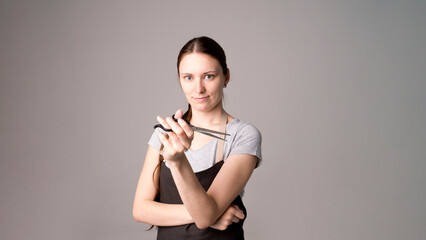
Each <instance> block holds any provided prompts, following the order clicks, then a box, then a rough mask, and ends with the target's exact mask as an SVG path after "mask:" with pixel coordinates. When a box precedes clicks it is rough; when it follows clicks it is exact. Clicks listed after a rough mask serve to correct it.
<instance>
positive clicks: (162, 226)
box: [133, 37, 262, 240]
mask: <svg viewBox="0 0 426 240" xmlns="http://www.w3.org/2000/svg"><path fill="white" fill-rule="evenodd" d="M177 68H178V76H179V83H180V85H181V87H182V90H183V92H184V94H185V97H186V99H187V101H188V103H189V104H188V106H189V107H188V111H187V112H186V113H185V114H183V111H182V110H178V111H176V113H175V115H174V117H175V118H176V119H177V120H178V121H174V120H173V119H172V118H170V117H167V118H162V117H160V116H158V117H157V120H158V122H159V123H160V124H161V125H162V126H163V127H164V128H167V129H172V130H173V131H171V132H164V131H160V130H159V128H157V129H156V130H155V131H154V133H153V135H152V137H151V139H150V141H149V146H148V151H147V154H146V158H145V162H144V165H143V168H142V172H141V175H140V178H139V182H138V186H137V189H136V194H135V200H134V206H133V217H134V219H135V220H136V221H138V222H145V223H148V224H152V225H155V226H158V234H157V239H174V240H176V239H178V240H179V239H244V232H243V228H242V226H243V222H244V219H245V216H246V215H247V213H246V209H245V207H244V205H243V203H242V200H241V196H242V194H243V192H244V186H245V185H246V183H247V182H248V180H249V178H250V176H251V174H252V172H253V170H254V169H255V168H256V166H258V165H259V164H260V161H261V159H262V156H261V134H260V132H259V131H258V130H257V129H256V128H255V127H254V126H253V125H251V124H249V123H246V122H243V121H241V120H239V119H237V118H234V117H232V116H231V115H229V114H228V113H226V112H225V110H224V109H223V106H222V98H223V88H226V86H227V84H228V83H229V80H230V73H229V69H228V67H227V65H226V56H225V53H224V51H223V49H222V47H221V46H220V45H219V44H218V43H217V42H215V41H214V40H213V39H211V38H208V37H199V38H194V39H192V40H190V41H189V42H188V43H186V44H185V45H184V46H183V48H182V49H181V51H180V53H179V55H178V61H177ZM182 117H184V118H185V119H187V120H188V121H189V122H190V123H191V124H192V125H195V126H197V127H203V128H207V129H211V130H216V131H219V130H221V131H222V132H223V131H226V133H227V134H229V136H226V141H222V140H218V139H216V138H212V137H210V136H206V135H203V134H201V133H198V132H194V131H193V129H192V128H191V127H190V126H189V125H188V124H187V122H185V121H183V120H182ZM222 160H223V161H222Z"/></svg>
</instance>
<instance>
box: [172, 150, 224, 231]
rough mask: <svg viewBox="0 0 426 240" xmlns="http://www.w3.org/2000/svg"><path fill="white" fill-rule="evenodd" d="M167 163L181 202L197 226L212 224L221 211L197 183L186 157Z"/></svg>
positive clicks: (202, 226) (204, 226)
mask: <svg viewBox="0 0 426 240" xmlns="http://www.w3.org/2000/svg"><path fill="white" fill-rule="evenodd" d="M169 165H170V170H171V173H172V175H173V179H174V181H175V184H176V187H177V189H178V191H179V195H180V197H181V199H182V202H183V203H184V206H185V208H186V209H187V212H188V213H189V215H190V216H191V218H192V219H193V221H194V222H195V224H196V225H197V227H198V228H207V227H208V226H210V225H211V224H213V223H214V222H215V221H216V220H217V218H218V217H220V215H221V212H220V211H219V209H218V206H217V204H216V202H215V201H214V199H213V198H211V197H210V196H209V195H208V194H207V193H206V191H205V190H204V189H203V187H202V186H201V184H200V183H199V181H198V179H197V177H196V176H195V174H194V172H193V170H192V168H191V166H190V164H189V162H188V161H187V159H186V158H185V159H184V160H182V161H179V162H174V163H170V164H169Z"/></svg>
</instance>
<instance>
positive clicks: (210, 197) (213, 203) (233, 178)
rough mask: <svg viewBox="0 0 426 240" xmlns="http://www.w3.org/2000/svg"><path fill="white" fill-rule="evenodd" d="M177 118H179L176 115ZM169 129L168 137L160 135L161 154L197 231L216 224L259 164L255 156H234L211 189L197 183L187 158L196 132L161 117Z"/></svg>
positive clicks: (222, 169)
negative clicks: (170, 130)
mask: <svg viewBox="0 0 426 240" xmlns="http://www.w3.org/2000/svg"><path fill="white" fill-rule="evenodd" d="M175 116H176V115H175ZM159 121H160V123H161V124H162V125H163V126H164V127H166V128H170V127H171V128H172V129H173V132H168V133H167V135H168V137H169V138H167V137H166V136H165V135H163V134H160V135H159V138H160V141H161V143H162V144H163V145H164V149H163V151H162V155H163V156H164V159H166V160H167V162H168V165H169V167H170V170H171V173H172V175H173V179H174V181H175V184H176V186H177V189H178V191H179V194H180V196H181V199H182V201H183V203H184V205H185V207H186V209H187V211H188V213H189V214H190V216H191V217H192V219H193V220H194V222H195V224H196V225H197V227H198V228H207V227H209V226H211V225H212V224H213V223H215V222H216V221H217V220H218V218H219V217H220V216H221V215H222V214H223V213H224V212H225V210H226V209H227V208H228V207H229V206H230V204H231V203H232V201H233V200H234V199H235V198H236V197H237V195H238V194H239V193H240V192H241V191H242V189H243V188H244V186H245V185H246V183H247V182H248V180H249V178H250V176H251V174H252V172H253V170H254V168H255V166H256V163H257V161H258V158H257V157H256V156H252V155H248V154H233V155H231V156H230V157H228V159H227V160H226V161H225V163H224V165H223V166H222V168H221V170H220V171H219V173H218V175H217V176H216V178H215V180H214V181H213V183H212V185H211V186H210V188H209V190H208V191H207V192H206V191H204V189H203V188H202V186H201V185H200V183H199V182H198V180H197V178H196V176H195V174H194V172H193V171H192V168H191V166H190V164H189V162H188V160H187V159H186V156H185V154H184V150H185V149H186V148H188V147H189V146H190V145H191V141H192V136H193V131H192V129H191V128H190V127H189V126H188V125H187V124H186V123H185V122H184V121H179V123H176V122H174V121H173V120H172V119H171V118H167V119H166V120H164V119H162V118H159Z"/></svg>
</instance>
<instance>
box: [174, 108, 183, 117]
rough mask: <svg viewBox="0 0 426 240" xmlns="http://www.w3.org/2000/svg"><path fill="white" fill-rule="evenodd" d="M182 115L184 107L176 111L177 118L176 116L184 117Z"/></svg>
mask: <svg viewBox="0 0 426 240" xmlns="http://www.w3.org/2000/svg"><path fill="white" fill-rule="evenodd" d="M182 116H183V111H182V109H178V110H177V111H176V113H175V118H176V119H179V118H182Z"/></svg>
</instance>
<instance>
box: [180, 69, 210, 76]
mask: <svg viewBox="0 0 426 240" xmlns="http://www.w3.org/2000/svg"><path fill="white" fill-rule="evenodd" d="M208 73H216V71H215V70H211V71H207V72H205V73H203V74H208ZM180 74H181V75H185V74H189V75H192V73H180Z"/></svg>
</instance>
